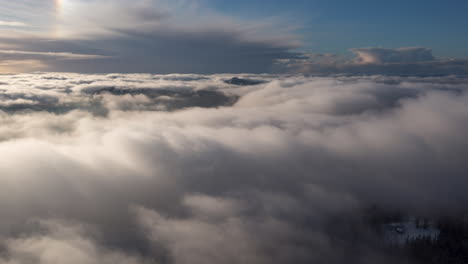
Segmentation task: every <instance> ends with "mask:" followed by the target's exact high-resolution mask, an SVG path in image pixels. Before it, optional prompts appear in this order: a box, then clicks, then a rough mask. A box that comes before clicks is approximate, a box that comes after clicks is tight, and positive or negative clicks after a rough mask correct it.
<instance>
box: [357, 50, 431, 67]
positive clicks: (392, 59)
mask: <svg viewBox="0 0 468 264" xmlns="http://www.w3.org/2000/svg"><path fill="white" fill-rule="evenodd" d="M351 51H352V52H354V53H355V54H356V55H357V61H358V63H362V64H383V63H418V62H428V61H434V60H435V58H434V56H432V50H430V49H428V48H399V49H384V48H363V49H352V50H351Z"/></svg>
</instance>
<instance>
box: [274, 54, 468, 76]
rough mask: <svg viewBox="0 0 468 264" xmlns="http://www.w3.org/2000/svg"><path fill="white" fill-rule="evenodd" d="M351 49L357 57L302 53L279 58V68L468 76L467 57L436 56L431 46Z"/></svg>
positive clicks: (322, 71) (311, 70) (357, 72)
mask: <svg viewBox="0 0 468 264" xmlns="http://www.w3.org/2000/svg"><path fill="white" fill-rule="evenodd" d="M351 52H353V54H354V55H355V57H354V58H346V57H344V56H339V55H335V54H302V55H299V56H297V57H296V58H292V59H280V60H278V61H277V65H278V66H279V67H278V69H277V70H279V71H283V70H286V71H289V72H294V73H298V72H300V73H308V74H316V75H330V74H348V75H358V74H360V75H376V74H381V75H395V76H440V75H468V61H467V60H464V59H448V58H437V57H435V56H434V55H433V54H432V50H431V49H429V48H422V47H412V48H411V47H409V48H397V49H385V48H356V49H351Z"/></svg>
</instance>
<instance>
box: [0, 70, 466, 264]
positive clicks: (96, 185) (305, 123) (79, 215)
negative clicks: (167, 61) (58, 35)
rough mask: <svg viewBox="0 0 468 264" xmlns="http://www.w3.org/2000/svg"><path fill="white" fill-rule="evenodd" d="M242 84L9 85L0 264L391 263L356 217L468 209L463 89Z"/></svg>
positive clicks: (199, 79) (319, 81)
mask: <svg viewBox="0 0 468 264" xmlns="http://www.w3.org/2000/svg"><path fill="white" fill-rule="evenodd" d="M232 77H234V76H232V75H151V74H109V75H83V74H65V73H60V74H59V73H37V74H21V75H1V76H0V216H1V217H0V241H1V243H0V263H1V264H19V263H39V264H50V263H57V264H58V263H68V264H94V263H96V264H98V263H99V264H107V263H108V264H118V263H121V264H142V263H161V264H165V263H175V264H202V263H203V264H206V263H227V264H231V263H232V264H237V263H243V264H250V263H252V264H253V263H255V264H262V263H268V264H272V263H295V264H297V263H385V262H389V263H395V261H396V260H395V259H394V258H393V257H390V256H387V255H386V253H385V251H384V250H381V249H380V248H379V246H378V243H376V241H378V238H377V237H375V236H374V235H373V234H372V232H370V231H369V230H368V229H367V228H366V225H365V224H364V223H363V220H362V219H361V217H360V215H361V214H360V213H359V212H362V211H363V210H365V209H366V208H368V207H370V206H374V205H375V206H380V207H384V208H391V209H395V210H403V211H408V212H416V213H419V214H425V215H435V214H437V215H441V214H442V215H455V214H458V212H459V211H460V210H463V209H464V208H466V206H468V192H467V191H466V186H467V184H468V177H466V172H467V171H468V162H466V161H467V156H468V137H467V135H466V131H468V93H467V89H468V78H463V77H457V76H448V77H425V78H421V77H388V76H387V77H386V76H367V77H363V76H359V77H353V76H332V77H304V76H275V75H240V77H241V78H243V80H250V81H246V82H235V81H232V80H231V78H232ZM254 80H255V81H254ZM236 84H243V85H236ZM248 84H255V85H248Z"/></svg>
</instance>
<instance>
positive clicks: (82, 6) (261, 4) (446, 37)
mask: <svg viewBox="0 0 468 264" xmlns="http://www.w3.org/2000/svg"><path fill="white" fill-rule="evenodd" d="M467 11H468V4H467V3H466V2H464V1H444V2H441V1H411V2H409V3H407V2H404V1H358V2H356V1H353V2H350V1H339V0H332V1H321V0H314V1H302V0H295V1H287V2H286V1H278V0H276V1H263V0H255V1H244V0H241V1H215V0H196V1H186V0H176V1H168V0H136V1H132V2H128V1H122V0H100V1H98V0H50V1H49V0H43V1H40V2H38V1H32V0H19V1H14V2H10V1H7V2H5V3H4V4H3V5H2V7H0V32H1V33H2V37H1V38H0V48H1V51H2V52H1V56H0V58H1V60H2V62H1V65H0V67H1V69H2V71H3V72H28V71H36V70H40V71H70V72H103V73H106V72H107V73H109V72H151V73H226V72H233V73H235V72H237V73H239V72H251V73H269V72H286V71H291V69H294V71H297V69H302V70H304V69H306V68H307V71H309V72H310V71H311V69H312V67H307V65H310V64H314V65H315V67H313V68H314V69H317V68H318V70H313V71H312V73H316V72H320V73H323V72H324V71H325V72H341V71H343V69H342V68H343V67H344V66H346V67H345V68H349V64H353V63H354V64H355V62H356V61H363V60H362V59H361V58H360V57H359V55H358V54H356V53H355V52H353V49H362V48H374V51H375V48H380V49H387V51H383V52H387V53H388V52H394V53H395V52H396V53H398V50H399V49H400V48H409V47H411V48H428V49H431V52H432V54H433V56H434V59H433V60H432V61H431V63H433V64H434V63H436V64H438V63H440V60H448V59H452V60H465V59H466V58H468V53H467V49H466V47H467V44H468V37H467V35H466V34H464V28H465V27H466V25H467V18H466V16H465V13H466V12H467ZM214 22H215V23H214ZM77 55H78V56H77ZM322 55H326V57H327V59H326V60H325V61H324V60H320V59H317V58H320V57H323V56H322ZM331 55H333V56H334V58H333V59H331V58H332V56H331ZM312 57H313V58H314V60H313V61H310V60H311V58H312ZM304 58H308V60H307V62H306V63H305V61H304V60H305V59H304ZM286 61H288V63H286V64H285V62H286ZM291 62H293V64H294V66H292V65H291ZM384 63H385V62H384ZM407 63H409V62H408V61H407ZM457 63H458V65H460V64H464V62H463V63H462V62H460V61H458V62H457ZM301 64H303V65H301ZM304 64H305V65H306V66H304ZM331 64H333V65H334V66H333V67H330V66H331ZM452 64H453V62H452ZM337 65H338V66H339V67H336V66H337ZM342 66H343V67H342ZM452 66H453V65H452ZM452 66H450V67H452ZM330 68H333V70H332V69H330ZM336 68H339V69H336ZM361 68H362V67H361ZM393 68H394V67H393ZM419 68H420V67H419ZM459 68H463V69H458V71H456V73H461V72H463V71H464V70H465V69H466V67H465V66H460V67H459ZM324 69H326V70H324ZM347 71H349V70H347ZM359 71H362V69H361V70H359ZM402 71H403V70H400V71H395V70H389V73H391V74H401V72H402ZM405 71H407V70H405ZM351 72H353V71H351ZM363 73H364V72H363ZM435 73H437V74H446V72H444V70H443V69H441V67H440V66H439V68H438V69H436V70H434V69H432V70H426V71H425V73H424V74H428V75H431V74H435ZM409 74H413V73H409ZM414 74H421V70H416V71H415V73H414Z"/></svg>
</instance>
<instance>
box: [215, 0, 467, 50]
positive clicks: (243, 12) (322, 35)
mask: <svg viewBox="0 0 468 264" xmlns="http://www.w3.org/2000/svg"><path fill="white" fill-rule="evenodd" d="M210 3H211V4H212V5H213V6H214V7H215V8H217V9H219V10H222V11H223V12H226V13H232V14H235V15H240V16H247V17H249V16H251V17H255V16H265V17H268V16H271V15H286V16H289V17H290V18H292V19H296V20H297V21H301V22H302V25H301V26H302V27H303V28H302V30H301V33H302V34H304V35H303V36H304V38H305V39H306V43H305V45H304V48H305V49H308V50H311V51H315V52H334V53H336V52H338V53H340V52H341V53H342V52H343V51H345V50H347V49H350V48H358V47H359V48H360V47H386V48H398V47H414V46H427V47H431V48H433V49H434V52H435V53H436V54H437V55H438V56H451V57H464V58H467V57H468V51H467V50H466V48H465V47H466V46H467V45H468V36H467V34H466V33H465V31H466V25H468V18H467V16H466V12H467V11H468V3H467V2H466V1H461V0H449V1H437V0H429V1H421V0H415V1H402V0H393V1H382V0H377V1H372V0H360V1H343V0H329V1H325V0H308V1H307V0H292V1H280V0H276V1H267V0H254V1H246V0H240V1H210Z"/></svg>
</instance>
